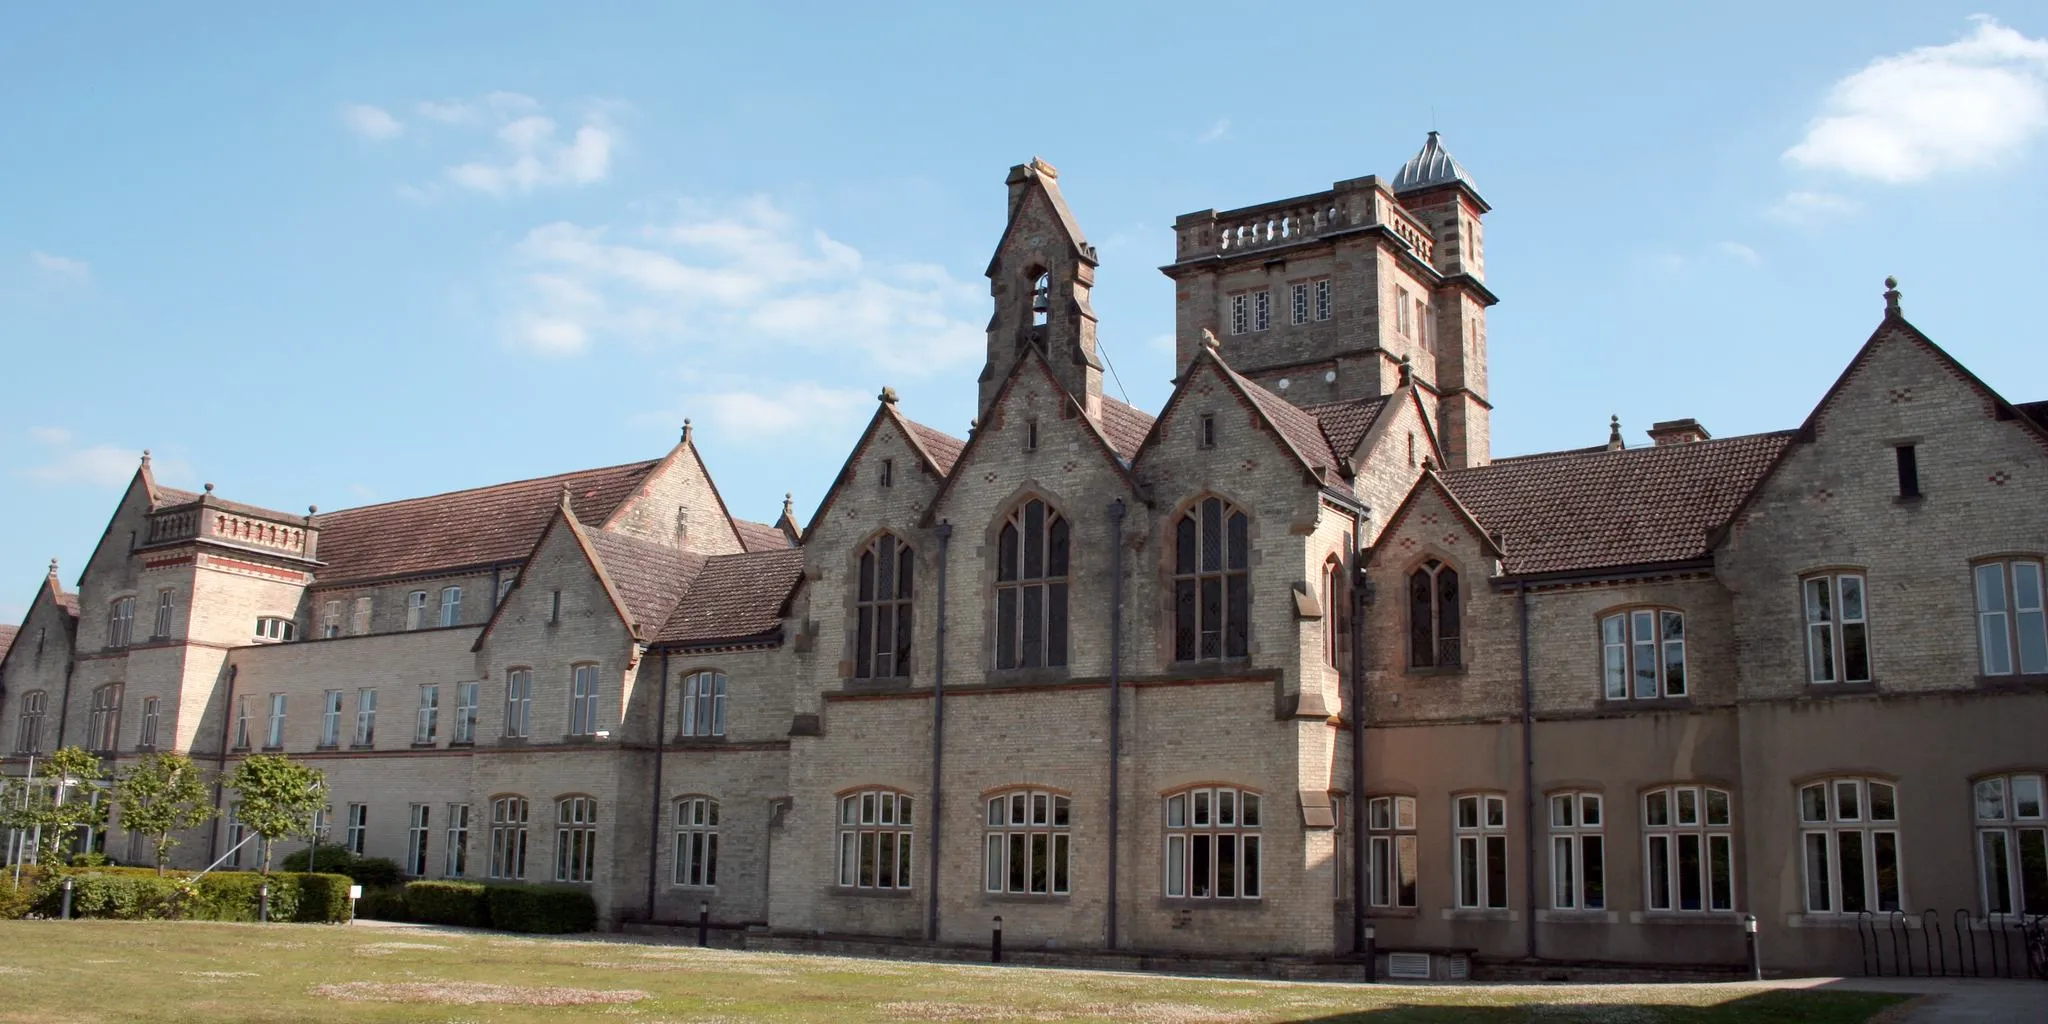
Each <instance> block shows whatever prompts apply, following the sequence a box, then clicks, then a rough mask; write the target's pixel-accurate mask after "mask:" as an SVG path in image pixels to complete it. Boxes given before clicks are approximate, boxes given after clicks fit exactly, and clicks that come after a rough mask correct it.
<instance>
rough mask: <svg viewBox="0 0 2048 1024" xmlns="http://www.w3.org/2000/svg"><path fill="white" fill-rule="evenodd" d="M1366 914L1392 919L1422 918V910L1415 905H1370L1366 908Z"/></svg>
mask: <svg viewBox="0 0 2048 1024" xmlns="http://www.w3.org/2000/svg"><path fill="white" fill-rule="evenodd" d="M1365 916H1366V917H1367V918H1376V917H1378V918H1386V919H1388V920H1392V921H1415V920H1420V919H1421V917H1422V911H1420V910H1418V909H1416V908H1415V907H1368V908H1366V911H1365Z"/></svg>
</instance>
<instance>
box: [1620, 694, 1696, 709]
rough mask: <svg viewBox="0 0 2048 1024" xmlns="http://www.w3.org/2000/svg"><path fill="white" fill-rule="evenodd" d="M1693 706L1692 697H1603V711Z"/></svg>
mask: <svg viewBox="0 0 2048 1024" xmlns="http://www.w3.org/2000/svg"><path fill="white" fill-rule="evenodd" d="M1691 707H1692V697H1691V696H1690V695H1687V696H1683V697H1603V698H1601V701H1600V708H1601V710H1603V711H1679V710H1685V709H1688V708H1691Z"/></svg>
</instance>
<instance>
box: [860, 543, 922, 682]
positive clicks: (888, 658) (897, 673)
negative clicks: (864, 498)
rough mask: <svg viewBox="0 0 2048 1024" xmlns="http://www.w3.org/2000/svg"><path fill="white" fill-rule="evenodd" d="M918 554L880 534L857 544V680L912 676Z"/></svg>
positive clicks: (908, 546)
mask: <svg viewBox="0 0 2048 1024" xmlns="http://www.w3.org/2000/svg"><path fill="white" fill-rule="evenodd" d="M916 568H917V559H916V557H915V555H914V553H913V552H912V551H911V549H910V545H908V544H905V543H903V542H902V541H900V540H898V539H896V535H895V534H893V533H884V534H882V535H881V536H878V537H876V538H875V539H874V540H871V541H869V542H868V545H867V547H865V548H862V549H861V553H860V569H859V577H858V578H859V585H858V588H857V589H856V590H855V591H854V616H855V620H856V621H855V626H854V628H855V633H854V642H853V674H854V676H855V677H856V678H859V679H895V678H901V677H905V676H908V675H910V630H911V624H912V622H913V618H914V616H913V615H912V612H911V604H910V601H911V584H912V582H913V579H914V576H915V574H916Z"/></svg>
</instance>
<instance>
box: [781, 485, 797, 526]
mask: <svg viewBox="0 0 2048 1024" xmlns="http://www.w3.org/2000/svg"><path fill="white" fill-rule="evenodd" d="M782 514H783V515H784V516H785V517H787V518H790V519H795V518H796V494H795V493H794V492H792V491H784V492H782Z"/></svg>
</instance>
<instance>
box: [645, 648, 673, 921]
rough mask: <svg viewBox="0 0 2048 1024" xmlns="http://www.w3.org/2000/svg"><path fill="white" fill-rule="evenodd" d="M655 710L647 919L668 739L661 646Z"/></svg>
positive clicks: (650, 915) (657, 862)
mask: <svg viewBox="0 0 2048 1024" xmlns="http://www.w3.org/2000/svg"><path fill="white" fill-rule="evenodd" d="M654 703H655V711H654V795H653V796H651V797H649V798H648V801H647V809H648V812H649V813H648V816H647V920H649V921H652V920H654V892H655V886H654V869H655V868H656V867H658V866H660V863H661V768H662V762H663V761H665V760H667V758H666V757H664V756H662V753H663V751H664V750H665V749H666V747H665V744H666V742H667V740H668V648H666V647H664V648H662V650H661V695H660V696H658V697H656V698H655V702H654Z"/></svg>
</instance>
